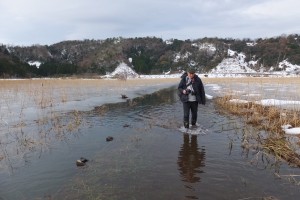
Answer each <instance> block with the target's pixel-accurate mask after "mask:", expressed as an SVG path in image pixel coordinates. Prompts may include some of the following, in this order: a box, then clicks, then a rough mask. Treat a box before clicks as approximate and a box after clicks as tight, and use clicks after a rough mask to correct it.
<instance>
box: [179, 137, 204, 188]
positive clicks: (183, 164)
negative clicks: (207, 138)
mask: <svg viewBox="0 0 300 200" xmlns="http://www.w3.org/2000/svg"><path fill="white" fill-rule="evenodd" d="M177 163H178V170H179V172H180V176H181V178H182V181H183V182H186V183H196V182H200V179H201V177H200V174H201V173H203V172H204V171H203V170H202V169H201V168H202V167H204V166H205V149H204V148H201V149H199V147H198V143H197V135H191V136H190V135H189V134H183V144H182V146H181V148H180V151H179V155H178V161H177ZM186 187H189V188H190V186H187V185H186Z"/></svg>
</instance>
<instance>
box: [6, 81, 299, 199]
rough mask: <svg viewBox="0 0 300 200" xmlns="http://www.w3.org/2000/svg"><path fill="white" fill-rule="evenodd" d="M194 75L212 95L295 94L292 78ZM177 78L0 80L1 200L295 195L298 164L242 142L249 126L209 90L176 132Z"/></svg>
mask: <svg viewBox="0 0 300 200" xmlns="http://www.w3.org/2000/svg"><path fill="white" fill-rule="evenodd" d="M202 80H203V82H204V83H205V89H206V92H207V94H209V95H212V96H214V97H216V96H219V95H225V94H228V93H230V94H234V95H236V96H237V97H239V98H241V99H247V100H248V99H250V98H251V99H252V100H253V99H254V100H262V99H277V100H282V101H285V100H293V101H295V102H293V105H291V104H289V105H288V106H289V107H293V108H295V109H297V107H298V104H297V102H296V101H298V100H299V99H300V98H299V96H298V95H299V94H300V93H299V85H300V84H299V80H298V79H247V80H246V79H226V78H225V79H220V78H218V79H211V78H203V79H202ZM178 82H179V78H178V79H158V80H127V81H117V80H30V81H28V80H23V81H3V82H1V81H0V84H1V85H0V89H1V90H0V93H1V95H2V97H3V98H1V110H0V111H1V116H0V131H1V132H0V139H1V140H0V141H1V146H0V147H1V149H0V199H298V198H299V195H300V190H299V187H300V179H299V175H300V169H299V168H297V167H293V166H290V165H288V163H286V162H285V161H282V160H276V159H275V158H274V157H273V156H272V155H270V154H267V153H266V152H264V151H262V150H261V149H252V148H245V147H244V146H243V141H244V138H245V135H247V136H248V137H249V135H251V134H255V133H256V132H257V131H258V130H256V129H255V128H254V127H252V126H249V125H247V124H245V123H244V122H243V120H242V119H241V118H240V117H236V116H232V115H221V114H220V113H219V111H218V110H217V109H216V107H215V104H214V100H213V99H209V100H208V103H207V105H205V106H199V117H198V124H199V126H200V128H201V131H200V132H199V134H195V135H189V134H184V133H182V132H181V131H180V128H181V127H182V118H183V115H182V114H183V113H182V104H181V102H180V101H179V99H178V97H177V94H176V86H177V84H178ZM160 89H161V90H160ZM158 90H159V91H158ZM156 91H158V92H156ZM297 91H298V92H297ZM121 94H126V95H127V96H128V97H129V98H128V99H122V98H121ZM284 106H287V104H284ZM109 136H110V137H113V140H112V141H109V142H108V141H106V138H107V137H109ZM295 137H297V136H295ZM80 157H85V158H87V159H88V160H89V161H88V162H87V163H86V165H85V166H82V167H78V166H76V164H75V162H76V160H78V159H80Z"/></svg>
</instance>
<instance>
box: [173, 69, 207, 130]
mask: <svg viewBox="0 0 300 200" xmlns="http://www.w3.org/2000/svg"><path fill="white" fill-rule="evenodd" d="M178 95H179V97H180V100H181V102H182V104H183V124H184V127H185V128H189V124H190V123H189V121H190V112H191V115H192V117H191V124H192V126H195V125H196V122H197V117H198V104H203V105H205V103H206V99H205V91H204V86H203V83H202V81H201V79H200V77H199V76H197V75H196V74H195V69H193V68H189V69H188V70H187V73H184V74H183V75H182V76H181V81H180V83H179V85H178Z"/></svg>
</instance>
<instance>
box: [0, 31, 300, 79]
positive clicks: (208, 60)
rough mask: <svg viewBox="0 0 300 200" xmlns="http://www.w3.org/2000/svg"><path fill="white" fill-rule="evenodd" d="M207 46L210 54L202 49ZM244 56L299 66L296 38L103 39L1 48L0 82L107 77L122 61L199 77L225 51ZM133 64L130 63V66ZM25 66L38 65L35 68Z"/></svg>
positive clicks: (275, 65)
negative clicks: (0, 79) (186, 70)
mask: <svg viewBox="0 0 300 200" xmlns="http://www.w3.org/2000/svg"><path fill="white" fill-rule="evenodd" d="M207 44H208V45H211V46H213V47H214V50H212V49H210V48H208V47H203V45H204V46H205V45H207ZM228 49H231V50H233V51H236V52H239V53H241V52H242V53H244V54H245V55H246V61H250V60H255V61H257V63H258V64H257V65H256V66H253V67H254V69H256V70H258V69H259V68H260V67H261V66H263V67H264V68H266V69H269V68H270V67H273V68H275V69H276V68H277V69H278V63H279V62H281V61H283V60H288V61H289V62H290V63H292V64H298V65H299V64H300V38H299V35H298V34H291V35H282V36H278V37H273V38H265V39H262V38H259V39H256V40H250V39H232V38H207V37H205V38H201V39H196V40H178V39H171V40H169V41H168V42H166V41H163V40H162V39H161V38H156V37H141V38H108V39H106V40H82V41H80V40H74V41H62V42H60V43H56V44H53V45H50V46H48V45H45V46H43V45H33V46H30V47H19V46H14V47H11V46H5V45H2V46H0V77H3V78H11V77H22V78H27V77H53V76H69V75H81V74H85V73H93V74H105V73H107V72H112V71H113V70H114V69H115V68H116V67H117V65H118V64H119V63H121V62H125V63H127V64H128V65H129V66H131V67H133V68H134V70H135V71H136V72H137V73H142V74H157V73H162V72H164V71H169V70H171V71H173V72H175V71H178V70H180V69H183V68H185V67H187V66H194V67H195V68H196V69H197V70H198V71H199V72H209V71H210V70H211V69H212V68H214V67H216V66H217V65H218V64H219V63H220V62H221V61H222V60H223V59H224V58H227V57H228V55H227V51H228ZM129 60H131V62H130V61H129ZM29 61H39V62H41V63H42V64H41V65H40V66H39V67H37V66H32V65H29V64H28V62H29Z"/></svg>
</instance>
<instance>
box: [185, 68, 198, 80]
mask: <svg viewBox="0 0 300 200" xmlns="http://www.w3.org/2000/svg"><path fill="white" fill-rule="evenodd" d="M195 72H196V71H195V69H193V68H189V69H188V70H187V73H188V76H189V78H194V76H195Z"/></svg>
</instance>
